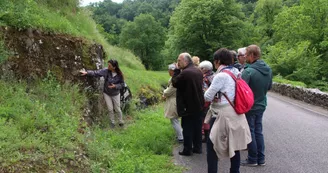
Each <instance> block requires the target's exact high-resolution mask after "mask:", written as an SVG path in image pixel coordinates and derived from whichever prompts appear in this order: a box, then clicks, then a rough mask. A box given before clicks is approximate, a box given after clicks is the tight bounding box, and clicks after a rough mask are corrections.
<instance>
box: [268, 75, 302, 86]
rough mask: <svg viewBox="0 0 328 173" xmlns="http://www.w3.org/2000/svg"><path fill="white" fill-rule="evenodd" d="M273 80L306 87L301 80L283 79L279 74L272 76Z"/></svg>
mask: <svg viewBox="0 0 328 173" xmlns="http://www.w3.org/2000/svg"><path fill="white" fill-rule="evenodd" d="M273 81H274V82H277V83H283V84H290V85H292V86H300V87H304V88H306V87H307V86H306V84H305V83H303V82H299V81H291V80H287V79H284V78H283V77H282V76H280V75H277V76H274V77H273Z"/></svg>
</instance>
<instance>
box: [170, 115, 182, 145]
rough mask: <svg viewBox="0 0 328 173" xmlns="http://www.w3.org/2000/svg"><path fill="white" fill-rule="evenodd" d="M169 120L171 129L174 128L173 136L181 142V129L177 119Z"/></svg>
mask: <svg viewBox="0 0 328 173" xmlns="http://www.w3.org/2000/svg"><path fill="white" fill-rule="evenodd" d="M170 120H171V124H172V127H173V128H174V130H175V134H176V135H177V137H178V139H179V140H183V135H182V128H181V125H180V121H179V119H178V118H171V119H170Z"/></svg>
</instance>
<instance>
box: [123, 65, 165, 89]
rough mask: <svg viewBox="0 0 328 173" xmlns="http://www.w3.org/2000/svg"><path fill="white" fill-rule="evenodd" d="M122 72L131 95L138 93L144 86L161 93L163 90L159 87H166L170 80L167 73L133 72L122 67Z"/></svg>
mask: <svg viewBox="0 0 328 173" xmlns="http://www.w3.org/2000/svg"><path fill="white" fill-rule="evenodd" d="M122 71H123V73H124V76H125V79H126V80H127V82H128V83H127V84H128V85H129V87H130V89H131V91H132V93H138V92H140V91H141V89H142V88H144V87H146V86H149V87H151V88H153V89H155V90H157V91H158V92H159V93H161V90H162V89H163V88H161V86H166V85H167V82H168V80H169V78H170V76H169V74H168V73H167V72H154V71H145V70H134V69H130V68H126V67H123V68H122Z"/></svg>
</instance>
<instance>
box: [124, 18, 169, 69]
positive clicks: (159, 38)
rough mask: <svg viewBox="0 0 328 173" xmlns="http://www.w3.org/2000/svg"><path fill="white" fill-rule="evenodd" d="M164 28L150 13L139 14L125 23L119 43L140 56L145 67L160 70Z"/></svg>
mask: <svg viewBox="0 0 328 173" xmlns="http://www.w3.org/2000/svg"><path fill="white" fill-rule="evenodd" d="M164 40H165V28H163V27H162V26H161V24H160V23H159V22H156V21H155V18H154V17H153V16H152V15H150V14H141V15H139V16H137V17H136V18H135V19H134V22H129V23H127V24H126V25H125V26H124V27H123V30H122V33H121V35H120V44H121V46H123V47H126V48H128V49H130V50H132V51H133V52H134V53H135V54H136V55H137V56H139V57H140V59H141V61H142V63H143V64H144V65H145V67H146V69H153V70H160V69H161V66H162V62H163V61H162V57H161V56H160V53H159V52H160V50H161V48H162V47H163V46H164Z"/></svg>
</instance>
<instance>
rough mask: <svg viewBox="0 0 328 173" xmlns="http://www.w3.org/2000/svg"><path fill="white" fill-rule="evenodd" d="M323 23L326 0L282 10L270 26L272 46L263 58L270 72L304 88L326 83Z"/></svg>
mask: <svg viewBox="0 0 328 173" xmlns="http://www.w3.org/2000/svg"><path fill="white" fill-rule="evenodd" d="M327 20H328V2H327V1H326V0H315V1H312V0H302V1H301V2H300V5H294V6H292V7H284V8H283V10H282V11H281V12H280V13H279V14H278V15H277V16H276V17H275V19H274V22H273V24H272V28H273V29H274V30H275V32H274V34H273V37H272V38H273V40H274V44H273V45H272V46H269V47H268V52H267V55H266V59H267V61H268V62H269V64H270V65H271V66H272V67H273V68H272V69H273V72H274V73H275V74H278V73H280V74H281V75H282V76H283V77H286V78H287V79H292V80H300V81H302V82H305V83H306V84H311V83H313V82H316V81H321V80H325V81H328V79H327V77H326V76H327V73H328V63H327V62H328V59H327V58H328V56H327V53H326V52H327V51H328V44H327V43H328V42H327V41H328V39H327V31H328V25H327V22H328V21H327Z"/></svg>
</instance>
